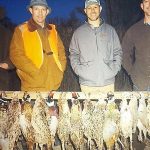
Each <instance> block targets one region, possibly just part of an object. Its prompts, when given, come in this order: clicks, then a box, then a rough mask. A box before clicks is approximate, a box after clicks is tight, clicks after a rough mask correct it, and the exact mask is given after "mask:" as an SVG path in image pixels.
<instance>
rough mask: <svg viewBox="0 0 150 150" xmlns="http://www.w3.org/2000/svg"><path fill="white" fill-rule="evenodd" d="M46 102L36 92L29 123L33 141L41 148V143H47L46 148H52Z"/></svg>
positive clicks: (49, 149)
mask: <svg viewBox="0 0 150 150" xmlns="http://www.w3.org/2000/svg"><path fill="white" fill-rule="evenodd" d="M46 107H47V105H46V102H45V100H44V99H43V98H42V96H41V94H40V93H37V98H36V101H35V105H34V107H33V112H32V118H31V124H32V126H33V128H34V135H35V142H36V144H37V143H38V144H39V146H40V148H41V149H42V150H43V145H44V144H47V147H48V150H51V149H52V144H51V135H50V130H49V126H48V122H47V118H46V109H47V108H46Z"/></svg>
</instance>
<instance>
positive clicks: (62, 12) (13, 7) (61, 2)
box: [0, 0, 104, 24]
mask: <svg viewBox="0 0 150 150" xmlns="http://www.w3.org/2000/svg"><path fill="white" fill-rule="evenodd" d="M103 1H104V0H103ZM47 2H48V4H49V6H50V7H51V8H52V13H51V14H50V15H49V16H48V17H50V18H54V17H60V18H64V19H67V18H69V14H70V12H71V11H72V10H74V9H75V8H76V7H81V8H84V0H47ZM29 3H30V0H0V6H3V7H4V8H5V10H6V16H7V17H8V18H9V19H10V20H11V21H12V22H13V23H15V24H19V23H22V22H24V21H26V20H28V18H30V13H29V12H28V11H27V9H26V7H27V5H29ZM103 10H104V9H103ZM77 16H78V17H79V18H80V19H82V20H84V16H83V15H81V14H80V13H77Z"/></svg>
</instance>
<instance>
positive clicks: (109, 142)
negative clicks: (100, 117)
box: [103, 97, 120, 150]
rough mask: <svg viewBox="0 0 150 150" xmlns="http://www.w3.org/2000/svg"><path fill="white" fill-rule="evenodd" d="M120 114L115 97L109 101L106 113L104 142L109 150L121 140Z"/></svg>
mask: <svg viewBox="0 0 150 150" xmlns="http://www.w3.org/2000/svg"><path fill="white" fill-rule="evenodd" d="M119 126H120V112H119V110H118V108H117V106H116V104H115V99H114V97H111V98H109V99H108V103H107V106H106V111H105V120H104V128H103V140H104V142H105V143H106V146H107V149H108V150H111V149H113V147H114V144H115V143H116V142H117V140H118V138H119V132H120V128H119Z"/></svg>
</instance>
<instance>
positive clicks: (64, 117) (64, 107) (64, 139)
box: [58, 93, 71, 150]
mask: <svg viewBox="0 0 150 150" xmlns="http://www.w3.org/2000/svg"><path fill="white" fill-rule="evenodd" d="M58 106H59V118H58V122H59V124H58V136H59V138H60V140H61V144H62V149H63V150H65V147H66V146H67V144H69V135H70V131H71V123H70V117H71V114H70V110H69V106H68V101H67V99H66V93H61V94H60V98H59V99H58Z"/></svg>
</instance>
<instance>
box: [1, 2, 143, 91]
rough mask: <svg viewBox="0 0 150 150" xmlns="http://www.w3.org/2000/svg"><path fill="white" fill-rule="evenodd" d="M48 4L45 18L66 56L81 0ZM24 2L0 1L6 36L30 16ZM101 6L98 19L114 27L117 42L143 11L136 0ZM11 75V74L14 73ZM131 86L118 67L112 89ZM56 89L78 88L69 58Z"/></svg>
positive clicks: (79, 18) (79, 15)
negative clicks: (54, 28) (50, 9)
mask: <svg viewBox="0 0 150 150" xmlns="http://www.w3.org/2000/svg"><path fill="white" fill-rule="evenodd" d="M48 3H49V5H50V6H51V7H52V10H53V11H52V13H51V14H50V15H49V17H48V19H47V21H48V22H49V23H54V24H56V25H57V29H58V32H59V34H60V36H61V38H62V41H63V43H64V46H65V49H66V55H67V58H68V55H69V52H68V48H69V44H70V40H71V37H72V34H73V32H74V30H75V29H76V28H77V27H78V26H80V25H81V24H82V23H83V22H84V20H85V15H84V12H83V9H84V0H72V1H70V0H48ZM28 4H29V0H13V1H12V0H1V1H0V25H1V26H3V27H5V29H6V30H9V32H11V34H10V35H13V31H14V28H15V27H16V25H17V24H19V23H21V22H24V21H26V20H27V19H28V18H30V14H29V12H27V10H26V6H27V5H28ZM102 6H103V12H102V18H103V19H104V20H105V21H106V22H107V23H109V24H111V25H112V26H113V27H114V28H115V29H116V31H117V33H118V35H119V38H120V41H122V37H123V36H124V33H125V32H126V30H127V29H128V28H129V27H130V26H131V25H132V24H134V23H135V22H137V21H138V20H140V19H141V18H142V17H143V13H142V11H141V8H140V0H105V1H104V0H103V1H102ZM1 26H0V27H1ZM7 34H8V33H7ZM0 42H1V41H0ZM3 46H4V47H5V48H4V49H6V47H9V45H8V44H5V45H4V44H3ZM2 51H3V49H0V53H1V52H2ZM0 61H1V60H0ZM11 76H14V77H15V75H14V74H12V75H11ZM15 80H16V77H15V78H14V80H12V78H10V81H9V85H10V86H11V88H10V89H11V90H19V86H20V84H19V83H18V81H16V82H15ZM12 81H13V82H12ZM10 83H11V84H10ZM14 84H16V85H17V86H18V87H17V88H16V87H14V88H13V86H12V85H14ZM131 85H132V82H131V81H130V78H129V77H128V76H127V73H126V72H125V70H124V69H123V68H122V70H121V71H120V72H119V73H118V75H117V76H116V82H115V88H116V90H120V91H124V90H131V89H132V87H131ZM59 90H63V91H79V90H80V89H79V84H78V78H77V77H76V76H75V74H74V73H73V71H72V69H71V67H70V62H69V59H68V65H67V70H66V72H65V75H64V80H63V82H62V85H61V87H60V89H59Z"/></svg>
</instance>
